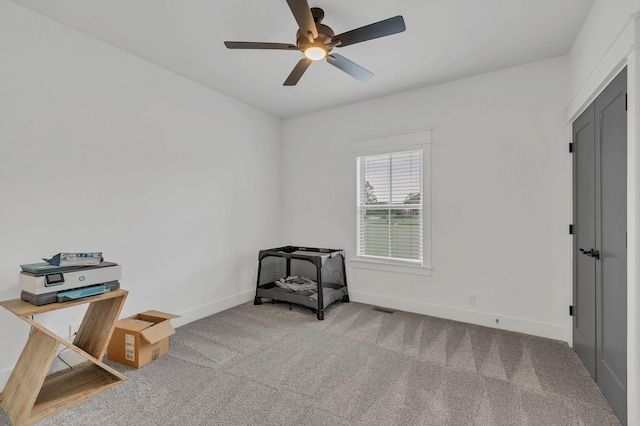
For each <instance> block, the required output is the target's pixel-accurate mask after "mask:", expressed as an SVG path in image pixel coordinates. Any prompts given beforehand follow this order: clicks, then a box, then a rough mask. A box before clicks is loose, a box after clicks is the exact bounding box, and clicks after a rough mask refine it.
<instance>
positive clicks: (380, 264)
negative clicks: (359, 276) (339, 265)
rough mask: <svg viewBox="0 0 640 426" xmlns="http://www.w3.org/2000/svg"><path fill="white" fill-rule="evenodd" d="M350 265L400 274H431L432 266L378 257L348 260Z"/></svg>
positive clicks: (428, 275)
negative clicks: (379, 258)
mask: <svg viewBox="0 0 640 426" xmlns="http://www.w3.org/2000/svg"><path fill="white" fill-rule="evenodd" d="M349 264H350V265H351V267H353V268H360V269H371V270H375V271H385V272H395V273H400V274H411V275H422V276H427V277H430V276H431V271H432V268H431V267H430V266H423V265H411V264H408V263H401V262H393V261H384V260H378V259H375V260H374V259H368V258H362V257H360V258H357V259H351V261H350V262H349Z"/></svg>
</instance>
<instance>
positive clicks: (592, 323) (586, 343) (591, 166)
mask: <svg viewBox="0 0 640 426" xmlns="http://www.w3.org/2000/svg"><path fill="white" fill-rule="evenodd" d="M594 111H595V109H594V106H593V105H591V106H589V108H587V110H586V111H585V112H583V113H582V115H581V116H580V117H579V118H578V119H577V120H576V121H575V122H574V123H573V147H574V148H573V161H574V165H573V167H574V179H573V180H574V183H573V197H574V203H573V205H574V219H573V220H574V222H573V223H574V238H573V244H574V252H573V256H574V274H573V277H574V278H573V279H574V286H573V306H574V316H573V327H574V330H573V347H574V350H575V351H576V353H577V354H578V356H579V357H580V359H581V360H582V363H583V364H584V365H585V367H586V368H587V370H588V371H589V374H591V377H593V378H594V379H595V378H596V261H595V259H594V258H592V257H588V256H586V255H584V254H582V253H580V252H579V251H578V250H579V249H580V248H582V249H584V250H589V249H591V248H595V245H596V238H595V211H596V209H595V200H596V197H595V125H594V117H595V114H594Z"/></svg>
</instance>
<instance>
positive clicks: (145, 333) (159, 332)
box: [140, 320, 176, 345]
mask: <svg viewBox="0 0 640 426" xmlns="http://www.w3.org/2000/svg"><path fill="white" fill-rule="evenodd" d="M175 333H176V330H175V329H174V328H173V326H172V325H171V323H170V322H169V321H168V320H167V321H162V322H160V323H158V324H156V325H154V326H152V327H149V328H147V329H144V330H142V331H141V332H140V336H142V338H143V339H144V340H146V341H147V342H149V343H151V344H152V345H153V344H154V343H157V342H159V341H160V340H162V339H164V338H165V337H169V336H171V335H172V334H175Z"/></svg>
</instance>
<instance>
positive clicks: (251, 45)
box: [224, 41, 298, 50]
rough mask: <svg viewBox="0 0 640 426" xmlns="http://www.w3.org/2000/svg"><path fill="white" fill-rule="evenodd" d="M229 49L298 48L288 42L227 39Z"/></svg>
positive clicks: (225, 43)
mask: <svg viewBox="0 0 640 426" xmlns="http://www.w3.org/2000/svg"><path fill="white" fill-rule="evenodd" d="M224 45H225V46H227V49H275V50H298V47H297V46H294V45H293V44H286V43H260V42H252V41H225V42H224Z"/></svg>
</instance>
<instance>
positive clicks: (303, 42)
mask: <svg viewBox="0 0 640 426" xmlns="http://www.w3.org/2000/svg"><path fill="white" fill-rule="evenodd" d="M316 28H317V29H318V38H316V39H315V40H314V41H313V43H311V41H310V40H309V39H308V38H307V36H306V35H305V34H302V33H301V31H300V30H298V32H297V33H296V45H297V46H298V48H299V49H300V50H303V51H304V49H306V48H308V47H311V46H318V47H322V48H323V49H324V50H326V51H327V53H328V52H329V51H330V50H331V49H332V48H333V47H330V46H329V44H330V43H331V39H332V38H333V36H334V35H335V33H334V32H333V30H332V29H331V28H329V27H328V26H326V25H324V24H316Z"/></svg>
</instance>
